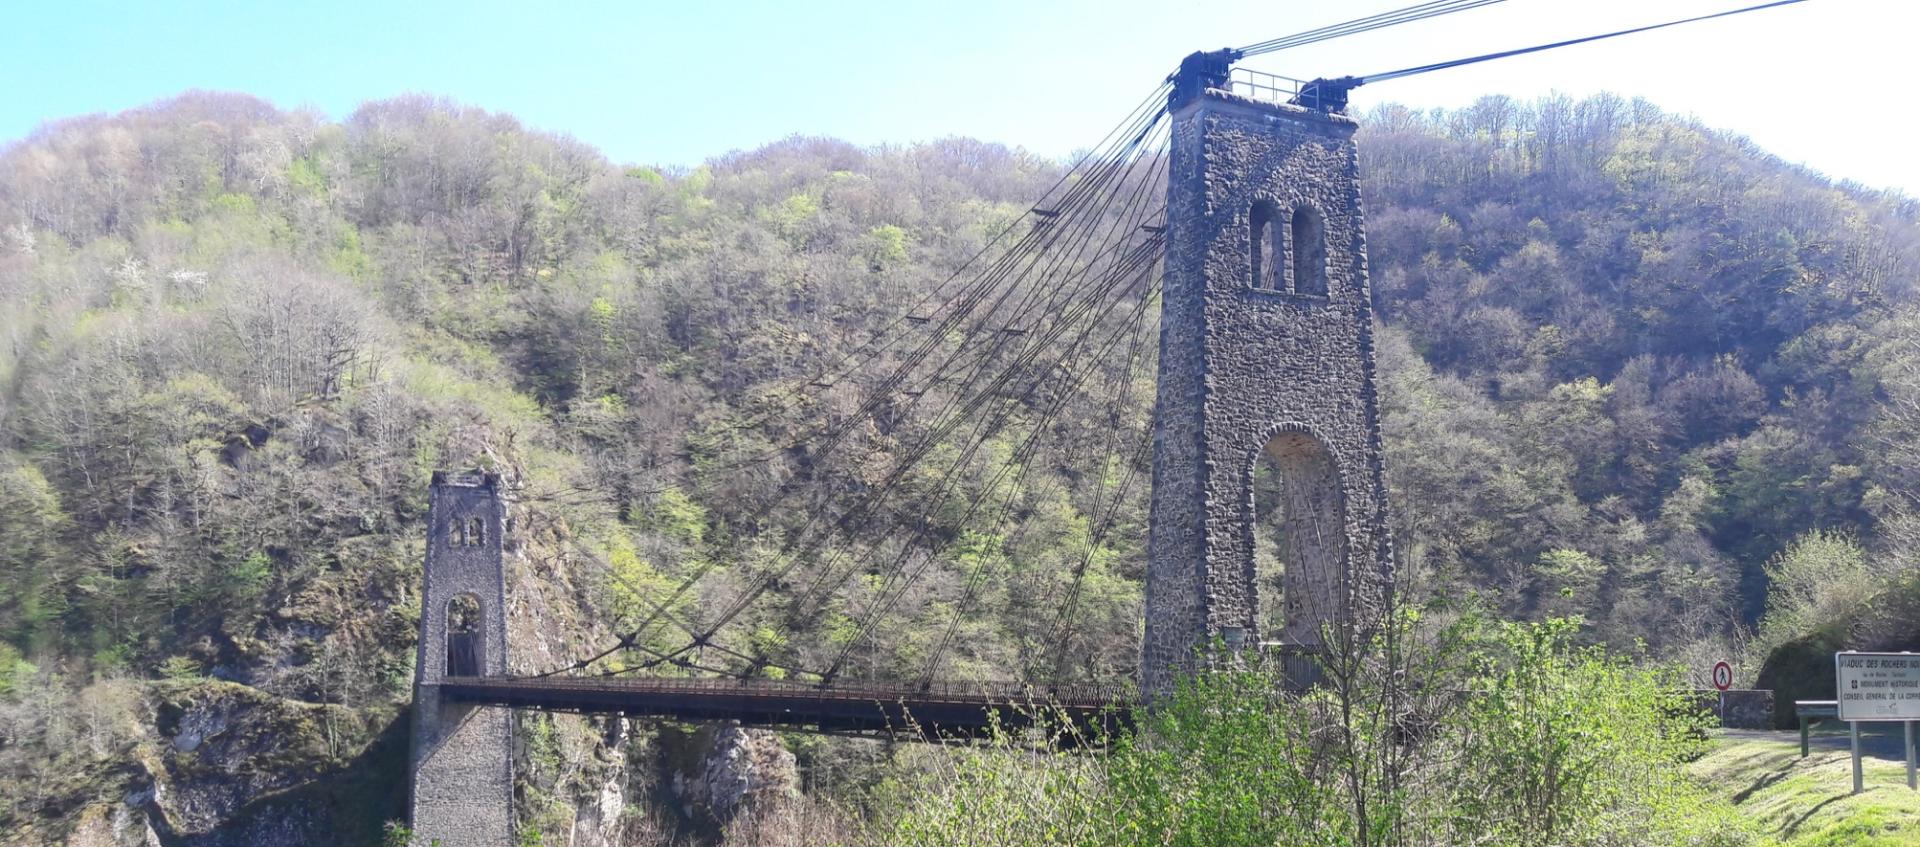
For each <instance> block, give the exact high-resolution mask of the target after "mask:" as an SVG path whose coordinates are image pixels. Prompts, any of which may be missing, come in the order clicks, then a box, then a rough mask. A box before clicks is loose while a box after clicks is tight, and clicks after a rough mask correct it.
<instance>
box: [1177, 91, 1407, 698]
mask: <svg viewBox="0 0 1920 847" xmlns="http://www.w3.org/2000/svg"><path fill="white" fill-rule="evenodd" d="M1189 64H1192V63H1189ZM1208 73H1209V72H1207V71H1206V69H1204V68H1201V69H1199V70H1196V69H1194V68H1187V67H1183V70H1182V74H1183V76H1194V77H1195V78H1194V79H1185V80H1182V81H1181V83H1180V84H1177V85H1176V87H1175V91H1176V92H1177V93H1176V95H1175V97H1174V101H1173V102H1172V103H1171V104H1170V108H1171V110H1172V113H1173V142H1172V145H1173V149H1172V165H1171V172H1170V174H1169V178H1168V184H1167V195H1168V196H1167V258H1166V276H1165V289H1164V291H1165V295H1164V300H1163V306H1162V319H1161V335H1160V365H1159V367H1160V375H1159V387H1158V394H1157V396H1156V399H1155V409H1154V461H1153V496H1152V505H1151V528H1150V532H1149V539H1148V563H1147V585H1146V637H1145V641H1144V643H1143V645H1142V651H1141V658H1140V681H1141V694H1142V696H1143V697H1145V698H1148V699H1152V698H1154V697H1155V696H1157V695H1161V694H1164V693H1166V692H1167V691H1168V690H1169V688H1170V687H1171V686H1172V684H1173V681H1174V679H1175V678H1176V677H1177V676H1178V675H1180V674H1183V673H1189V672H1192V671H1193V670H1195V669H1196V661H1195V658H1196V652H1197V651H1200V650H1204V649H1206V648H1207V647H1208V645H1209V644H1211V643H1212V642H1214V640H1215V639H1218V640H1219V641H1220V642H1222V643H1224V645H1225V646H1226V648H1228V649H1229V650H1235V649H1241V648H1247V649H1251V648H1254V647H1255V646H1256V645H1259V644H1261V643H1262V642H1263V641H1264V642H1267V643H1270V644H1271V643H1279V644H1282V645H1286V647H1287V650H1288V651H1290V652H1292V653H1295V654H1312V653H1313V652H1315V651H1317V650H1319V649H1321V648H1323V647H1324V646H1325V645H1324V644H1323V641H1322V638H1323V633H1325V632H1327V631H1328V628H1329V627H1331V628H1333V629H1335V630H1341V631H1351V630H1342V627H1344V625H1345V624H1347V623H1349V622H1351V621H1353V620H1355V617H1354V613H1355V610H1356V609H1357V608H1360V607H1361V606H1362V605H1363V604H1365V603H1366V602H1369V601H1370V600H1372V599H1376V598H1380V597H1384V596H1385V591H1386V587H1387V585H1388V583H1389V581H1390V579H1391V567H1392V566H1391V554H1390V551H1389V546H1388V537H1387V501H1386V487H1385V483H1384V479H1383V476H1384V475H1383V473H1382V468H1381V464H1380V428H1379V412H1378V407H1377V402H1376V397H1375V390H1374V364H1373V305H1372V294H1371V291H1370V289H1369V287H1368V284H1367V265H1366V245H1365V234H1364V230H1363V226H1362V220H1361V206H1360V191H1359V179H1358V163H1357V154H1356V150H1355V148H1354V143H1353V132H1354V130H1355V128H1356V126H1357V125H1356V123H1355V122H1354V121H1353V120H1352V119H1351V118H1348V117H1347V116H1345V115H1343V114H1338V113H1331V112H1327V111H1322V110H1318V109H1309V108H1302V107H1299V106H1292V105H1287V104H1282V103H1269V102H1259V101H1255V100H1252V99H1248V98H1244V97H1239V96H1235V95H1233V94H1231V93H1228V92H1226V91H1223V90H1220V89H1221V88H1222V87H1223V86H1224V84H1225V78H1224V76H1223V71H1222V69H1214V70H1213V71H1212V72H1211V73H1212V74H1213V75H1212V76H1208ZM1263 469H1264V470H1263ZM1269 473H1271V474H1272V475H1277V477H1278V489H1279V490H1278V492H1277V493H1271V492H1272V491H1273V482H1272V479H1273V476H1270V475H1268V474H1269ZM1263 492H1268V493H1264V494H1263ZM1262 497H1264V499H1266V500H1269V501H1271V502H1269V503H1268V504H1267V505H1266V506H1265V508H1266V509H1267V510H1268V511H1270V512H1272V513H1273V515H1274V517H1275V520H1273V521H1272V522H1271V523H1273V524H1277V526H1278V527H1279V530H1278V531H1277V532H1274V531H1273V530H1270V529H1261V530H1259V531H1260V532H1265V533H1268V536H1269V537H1271V538H1272V539H1273V543H1272V544H1271V547H1270V549H1272V550H1273V551H1274V553H1273V555H1272V558H1275V559H1277V560H1279V561H1280V562H1281V563H1283V565H1284V571H1283V572H1282V575H1281V578H1280V579H1278V580H1272V581H1269V580H1263V579H1262V578H1261V577H1260V575H1259V574H1258V573H1257V572H1256V571H1257V566H1256V562H1255V559H1256V557H1255V550H1256V547H1257V546H1258V545H1259V543H1260V540H1258V539H1256V526H1255V524H1256V520H1255V518H1256V514H1257V513H1258V511H1259V509H1260V508H1261V507H1260V506H1259V505H1258V504H1257V503H1256V500H1257V499H1258V498H1262ZM1272 582H1278V583H1280V585H1281V586H1282V590H1281V592H1280V593H1281V594H1282V595H1283V597H1284V602H1283V603H1272V602H1271V601H1270V600H1269V602H1266V603H1263V602H1262V598H1261V597H1260V591H1261V589H1262V588H1269V589H1270V588H1271V583H1272ZM1263 606H1268V607H1270V608H1274V607H1277V608H1280V609H1282V610H1283V612H1284V614H1283V620H1274V619H1273V618H1272V617H1269V619H1267V620H1262V619H1261V611H1260V610H1261V608H1262V607H1263ZM1263 626H1264V627H1265V628H1266V629H1268V630H1269V631H1268V632H1262V631H1261V630H1262V627H1263Z"/></svg>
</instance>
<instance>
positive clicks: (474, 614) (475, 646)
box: [446, 594, 485, 676]
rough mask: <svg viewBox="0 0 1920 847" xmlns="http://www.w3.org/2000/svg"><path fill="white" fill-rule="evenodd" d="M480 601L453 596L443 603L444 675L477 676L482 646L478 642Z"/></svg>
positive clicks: (469, 596) (481, 657)
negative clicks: (445, 611) (444, 613)
mask: <svg viewBox="0 0 1920 847" xmlns="http://www.w3.org/2000/svg"><path fill="white" fill-rule="evenodd" d="M483 612H484V609H482V608H481V606H480V598H478V597H475V596H473V595H472V594H459V595H455V596H454V598H453V599H452V600H448V601H447V673H446V675H447V676H479V675H480V669H481V667H482V666H483V665H482V662H481V660H482V659H484V658H485V657H484V656H482V655H481V651H482V650H483V649H484V644H483V643H482V642H481V640H480V630H481V617H480V616H481V614H482V613H483Z"/></svg>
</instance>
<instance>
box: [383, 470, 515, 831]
mask: <svg viewBox="0 0 1920 847" xmlns="http://www.w3.org/2000/svg"><path fill="white" fill-rule="evenodd" d="M498 487H499V479H498V477H496V476H494V475H492V474H484V475H483V474H442V473H436V474H434V475H433V488H432V494H431V499H430V501H429V505H428V508H427V524H428V529H427V556H426V568H425V570H426V572H425V577H424V579H423V582H424V583H425V590H424V592H423V594H422V598H421V609H420V654H419V659H418V661H417V663H416V665H415V675H414V687H413V750H412V761H411V767H412V780H411V782H412V806H411V809H410V812H409V821H410V823H411V826H412V828H413V832H414V836H415V838H416V839H417V840H418V843H420V844H434V843H438V844H441V845H445V847H453V846H454V845H460V847H496V846H497V847H507V845H511V844H513V840H514V832H513V711H512V710H511V709H506V708H502V707H499V706H476V705H471V704H466V703H456V702H451V701H448V700H445V699H443V698H442V697H441V693H440V687H441V683H442V681H443V680H445V679H446V678H447V677H449V676H453V677H475V676H497V675H500V674H504V673H505V672H506V669H507V624H506V606H505V601H506V573H505V567H504V565H503V562H502V550H503V547H504V543H505V538H504V536H505V534H506V533H505V529H506V521H505V518H506V510H505V507H504V505H503V504H502V503H501V500H500V496H499V492H498Z"/></svg>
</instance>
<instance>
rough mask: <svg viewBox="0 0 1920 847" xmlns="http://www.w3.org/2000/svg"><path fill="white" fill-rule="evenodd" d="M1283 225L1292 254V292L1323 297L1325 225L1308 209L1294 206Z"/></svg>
mask: <svg viewBox="0 0 1920 847" xmlns="http://www.w3.org/2000/svg"><path fill="white" fill-rule="evenodd" d="M1289 217H1290V218H1291V220H1290V221H1289V222H1288V224H1287V228H1288V234H1289V235H1290V236H1291V237H1290V238H1289V239H1288V246H1289V247H1290V248H1291V249H1292V252H1293V267H1292V269H1291V270H1292V274H1291V277H1292V282H1293V287H1292V289H1291V290H1292V291H1293V293H1295V294H1308V295H1312V296H1315V297H1325V296H1327V224H1326V221H1325V220H1324V219H1322V218H1321V217H1320V212H1319V210H1317V209H1315V208H1313V207H1312V206H1295V207H1294V209H1293V214H1292V215H1290V216H1289Z"/></svg>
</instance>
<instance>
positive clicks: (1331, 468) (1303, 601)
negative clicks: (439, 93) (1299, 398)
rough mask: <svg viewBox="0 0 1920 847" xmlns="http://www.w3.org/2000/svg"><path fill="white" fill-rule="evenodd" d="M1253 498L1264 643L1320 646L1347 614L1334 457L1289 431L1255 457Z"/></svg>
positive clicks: (1341, 499) (1342, 502)
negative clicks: (1326, 629)
mask: <svg viewBox="0 0 1920 847" xmlns="http://www.w3.org/2000/svg"><path fill="white" fill-rule="evenodd" d="M1251 474H1252V478H1251V480H1250V482H1251V485H1250V489H1251V491H1250V492H1249V493H1250V494H1251V499H1252V501H1253V502H1252V511H1253V514H1252V520H1250V521H1249V522H1248V527H1249V531H1250V532H1251V533H1252V535H1253V537H1252V539H1251V541H1252V543H1251V544H1250V545H1249V549H1250V551H1251V553H1252V558H1253V561H1252V562H1251V567H1250V569H1249V570H1250V571H1251V575H1252V577H1253V583H1254V584H1253V593H1254V598H1255V604H1254V608H1255V610H1256V618H1255V624H1256V625H1257V626H1258V627H1259V633H1260V639H1261V640H1262V641H1264V642H1278V643H1280V644H1283V645H1291V646H1301V647H1316V648H1317V647H1319V646H1321V644H1322V638H1321V633H1322V630H1323V628H1324V627H1325V626H1326V625H1328V624H1331V623H1333V622H1335V621H1336V620H1338V619H1339V618H1341V617H1342V616H1343V615H1344V613H1345V608H1344V603H1343V598H1344V597H1345V591H1346V574H1347V532H1346V525H1347V521H1346V497H1345V495H1344V493H1343V491H1342V489H1341V484H1340V469H1339V466H1338V464H1337V463H1336V462H1335V460H1334V457H1333V453H1332V452H1331V451H1330V450H1328V449H1327V446H1326V445H1325V444H1324V443H1323V442H1321V440H1320V439H1319V438H1317V437H1315V436H1314V435H1312V434H1311V433H1307V432H1302V431H1298V430H1284V431H1282V432H1280V433H1278V434H1276V435H1274V436H1273V437H1272V438H1271V439H1269V440H1268V441H1267V443H1266V445H1265V446H1264V447H1263V448H1261V450H1260V453H1259V454H1258V455H1257V456H1255V457H1254V462H1253V467H1252V468H1251Z"/></svg>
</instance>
